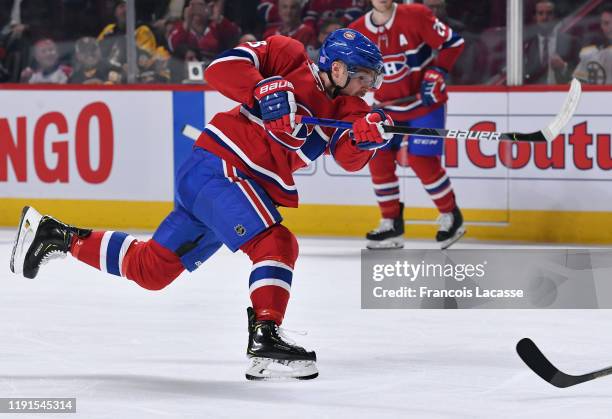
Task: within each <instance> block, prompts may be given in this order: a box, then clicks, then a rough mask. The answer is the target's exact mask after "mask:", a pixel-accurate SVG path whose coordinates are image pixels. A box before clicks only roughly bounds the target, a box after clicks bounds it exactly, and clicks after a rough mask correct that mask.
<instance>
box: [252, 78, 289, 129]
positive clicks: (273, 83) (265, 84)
mask: <svg viewBox="0 0 612 419" xmlns="http://www.w3.org/2000/svg"><path fill="white" fill-rule="evenodd" d="M253 96H254V97H255V99H257V102H258V103H259V107H260V109H261V119H263V121H264V126H265V128H266V129H267V130H269V131H272V132H284V133H287V134H291V133H292V132H293V131H294V129H295V111H296V109H297V106H296V103H295V97H294V95H293V84H292V83H291V82H290V81H288V80H285V79H283V78H282V77H280V76H274V77H269V78H267V79H263V80H262V81H260V82H259V83H257V85H256V86H255V91H254V93H253Z"/></svg>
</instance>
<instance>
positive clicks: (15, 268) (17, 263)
mask: <svg viewBox="0 0 612 419" xmlns="http://www.w3.org/2000/svg"><path fill="white" fill-rule="evenodd" d="M41 218H42V215H40V214H39V213H38V211H36V210H35V209H34V208H32V207H24V208H23V210H22V211H21V220H20V221H19V228H18V229H17V237H16V238H15V243H14V245H13V253H12V254H11V263H10V267H11V272H13V273H15V274H17V275H21V274H23V262H24V260H25V257H26V255H27V254H28V250H29V249H30V246H31V245H32V242H33V241H34V237H35V236H36V230H38V225H39V224H40V220H41Z"/></svg>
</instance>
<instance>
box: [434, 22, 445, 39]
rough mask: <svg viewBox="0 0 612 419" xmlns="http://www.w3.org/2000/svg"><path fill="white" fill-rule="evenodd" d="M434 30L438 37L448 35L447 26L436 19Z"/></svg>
mask: <svg viewBox="0 0 612 419" xmlns="http://www.w3.org/2000/svg"><path fill="white" fill-rule="evenodd" d="M433 28H434V30H435V31H436V32H437V33H438V35H440V36H444V35H446V25H445V24H444V23H442V22H440V19H438V18H436V21H435V22H434V24H433Z"/></svg>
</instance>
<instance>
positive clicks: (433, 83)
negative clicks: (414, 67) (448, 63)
mask: <svg viewBox="0 0 612 419" xmlns="http://www.w3.org/2000/svg"><path fill="white" fill-rule="evenodd" d="M446 74H447V73H446V70H444V69H443V68H441V67H429V68H427V70H425V74H423V81H422V82H421V101H422V102H423V105H425V106H431V105H435V104H436V103H440V102H446V100H447V99H448V96H447V94H446V83H445V81H444V79H445V78H446Z"/></svg>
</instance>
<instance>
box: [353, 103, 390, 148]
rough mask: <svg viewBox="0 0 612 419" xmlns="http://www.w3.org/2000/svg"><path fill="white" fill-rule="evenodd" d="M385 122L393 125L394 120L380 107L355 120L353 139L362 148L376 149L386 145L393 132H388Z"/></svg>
mask: <svg viewBox="0 0 612 419" xmlns="http://www.w3.org/2000/svg"><path fill="white" fill-rule="evenodd" d="M383 124H385V125H393V120H392V119H391V117H389V116H388V115H387V114H385V113H384V112H383V111H382V110H380V109H378V110H375V111H373V112H370V113H369V114H367V115H366V116H364V117H363V118H360V119H358V120H356V121H355V122H353V140H354V141H355V143H356V145H357V147H359V148H360V149H362V150H376V149H379V148H381V147H384V146H386V145H387V144H388V143H389V141H391V139H392V138H393V134H391V133H386V132H385V131H384V130H383Z"/></svg>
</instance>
